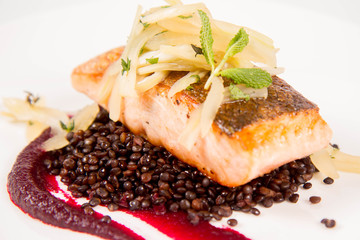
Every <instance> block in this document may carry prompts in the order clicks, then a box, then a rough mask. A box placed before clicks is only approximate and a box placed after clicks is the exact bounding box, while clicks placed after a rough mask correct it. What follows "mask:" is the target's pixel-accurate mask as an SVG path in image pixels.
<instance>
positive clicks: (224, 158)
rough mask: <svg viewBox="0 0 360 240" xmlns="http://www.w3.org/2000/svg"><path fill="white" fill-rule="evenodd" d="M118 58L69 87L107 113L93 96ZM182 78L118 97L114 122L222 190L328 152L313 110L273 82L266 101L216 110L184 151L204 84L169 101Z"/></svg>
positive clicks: (90, 68) (327, 134)
mask: <svg viewBox="0 0 360 240" xmlns="http://www.w3.org/2000/svg"><path fill="white" fill-rule="evenodd" d="M122 51H123V48H122V47H120V48H116V49H113V50H111V51H109V52H107V53H104V54H102V55H100V56H98V57H96V58H94V59H92V60H90V61H88V62H86V63H84V64H82V65H80V66H79V67H77V68H76V69H75V70H74V71H73V73H72V84H73V87H74V88H75V89H76V90H78V91H80V92H82V93H85V94H86V95H88V96H89V97H90V98H91V99H93V100H94V101H95V102H98V103H99V104H100V105H102V106H103V107H104V108H107V109H108V99H105V100H104V99H100V98H99V97H98V96H99V94H98V89H101V86H102V84H103V83H102V81H103V75H104V73H105V72H106V69H107V68H108V67H109V66H111V64H112V63H114V62H115V61H116V60H117V59H119V58H120V56H121V54H122ZM185 74H186V72H175V71H174V72H171V73H170V74H169V75H168V76H167V77H166V79H165V80H164V81H163V82H161V83H159V84H158V85H156V86H155V87H154V88H152V89H150V90H148V91H146V92H144V93H141V94H139V96H138V97H124V98H123V107H122V110H121V115H120V116H121V117H120V118H121V119H120V120H121V121H122V122H123V124H125V125H126V126H127V127H128V128H129V129H130V130H131V131H133V132H134V133H136V134H141V135H143V136H144V137H146V138H147V139H148V140H149V141H150V142H152V143H153V144H155V145H162V146H164V147H165V148H166V149H167V150H168V151H170V152H171V153H172V154H173V155H175V156H176V157H177V158H179V159H180V160H182V161H184V162H186V163H188V164H190V165H192V166H194V167H196V168H198V169H199V170H200V171H201V172H203V173H204V174H206V175H207V176H208V177H210V178H211V179H213V180H215V181H217V182H218V183H220V184H222V185H225V186H229V187H233V186H238V185H242V184H245V183H247V182H249V181H251V180H252V179H254V178H256V177H259V176H262V175H263V174H266V173H268V172H270V171H271V170H273V169H275V168H277V167H279V166H281V165H283V164H285V163H288V162H290V161H293V160H296V159H299V158H303V157H306V156H309V155H310V154H312V153H314V152H316V151H318V150H320V149H322V148H324V147H326V146H327V145H328V144H329V141H330V139H331V136H332V132H331V129H330V128H329V126H328V125H327V123H326V122H325V121H324V120H323V119H322V118H321V116H320V115H319V108H318V107H317V106H316V105H315V104H314V103H312V102H310V101H309V100H307V99H306V98H305V97H303V96H302V95H301V94H300V93H298V92H297V91H296V90H294V89H293V88H292V87H291V86H290V85H289V84H287V83H286V82H285V81H284V80H282V79H280V78H279V77H277V76H273V77H272V79H273V82H272V85H271V86H270V87H269V88H268V97H267V98H266V99H264V98H254V99H250V100H248V101H245V100H238V101H232V102H227V103H223V104H222V105H221V107H220V108H219V110H218V112H217V114H216V117H215V120H214V122H213V124H212V128H211V130H210V131H209V132H208V133H207V134H206V136H204V137H202V138H201V137H199V138H198V139H197V140H196V142H195V145H194V146H193V147H192V148H191V149H190V150H189V149H187V148H186V147H184V146H183V145H182V144H180V143H179V140H178V139H179V136H180V135H181V133H182V132H183V131H184V128H185V126H186V123H187V121H188V118H189V115H190V113H191V112H192V111H193V110H194V109H196V108H197V107H198V106H199V105H200V104H201V103H202V102H203V101H204V99H205V95H206V90H204V88H203V83H196V84H194V85H193V86H194V87H193V89H192V90H183V91H181V92H179V93H177V94H175V95H174V96H173V97H170V98H169V97H168V94H167V93H168V91H169V89H170V87H171V86H172V84H174V82H175V81H176V80H178V79H179V78H181V77H182V76H184V75H185ZM202 82H203V81H202Z"/></svg>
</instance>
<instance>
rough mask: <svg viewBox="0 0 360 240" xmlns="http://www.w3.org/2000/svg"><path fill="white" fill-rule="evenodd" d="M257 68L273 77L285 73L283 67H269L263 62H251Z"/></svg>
mask: <svg viewBox="0 0 360 240" xmlns="http://www.w3.org/2000/svg"><path fill="white" fill-rule="evenodd" d="M250 62H251V63H252V64H254V65H255V67H258V68H261V69H262V70H264V71H267V72H268V73H270V75H271V76H275V75H279V74H281V73H283V72H284V71H285V69H284V68H283V67H270V66H269V65H267V64H265V63H261V62H254V61H250Z"/></svg>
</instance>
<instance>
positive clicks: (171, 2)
mask: <svg viewBox="0 0 360 240" xmlns="http://www.w3.org/2000/svg"><path fill="white" fill-rule="evenodd" d="M165 2H167V3H168V4H169V5H177V4H183V3H182V2H181V1H180V0H165Z"/></svg>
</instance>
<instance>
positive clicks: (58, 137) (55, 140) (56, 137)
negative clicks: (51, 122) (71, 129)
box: [42, 128, 69, 151]
mask: <svg viewBox="0 0 360 240" xmlns="http://www.w3.org/2000/svg"><path fill="white" fill-rule="evenodd" d="M54 130H55V129H53V128H52V129H51V133H52V134H53V136H52V137H51V138H49V139H48V140H46V141H45V142H44V143H43V144H42V148H43V149H44V150H45V151H52V150H56V149H60V148H63V147H65V146H66V145H68V144H69V142H68V141H67V140H66V135H67V132H66V131H61V130H56V131H54Z"/></svg>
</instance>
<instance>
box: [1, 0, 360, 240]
mask: <svg viewBox="0 0 360 240" xmlns="http://www.w3.org/2000/svg"><path fill="white" fill-rule="evenodd" d="M29 2H30V1H22V2H21V3H22V4H21V3H19V1H16V2H15V3H14V4H12V5H11V4H10V1H9V2H8V3H6V4H5V3H1V4H3V6H5V7H8V8H2V9H1V10H0V15H1V16H8V19H12V20H11V21H9V20H7V19H6V18H5V17H3V18H0V23H1V25H0V36H1V37H0V69H1V72H0V73H1V77H0V81H1V89H0V96H1V97H23V96H24V94H23V91H24V90H29V91H32V92H34V93H37V94H40V95H42V96H45V97H46V99H47V102H48V104H49V105H50V106H53V107H57V108H60V109H64V110H69V111H73V110H76V109H79V108H81V107H82V106H84V105H85V104H86V103H88V102H89V100H88V99H87V98H86V97H84V96H82V95H81V94H79V93H76V92H75V91H74V90H72V88H71V84H70V77H69V76H70V73H71V71H72V69H73V68H74V67H75V66H77V65H78V64H80V63H82V62H84V61H86V60H87V59H90V58H92V57H93V56H95V55H97V54H99V53H102V52H104V51H106V50H108V49H111V48H113V47H116V46H119V45H122V44H124V43H125V41H126V37H127V34H128V33H129V30H130V27H131V26H130V25H131V22H132V18H133V16H134V13H135V9H136V5H137V4H139V3H140V4H142V5H143V6H144V7H145V8H148V7H150V6H155V5H160V4H163V2H162V1H148V0H147V1H145V0H143V1H140V0H138V1H126V4H125V3H124V2H120V1H115V0H111V1H110V0H109V1H102V2H101V3H100V2H99V1H96V2H95V1H92V2H88V1H76V3H72V2H70V1H65V3H63V4H59V3H56V1H53V2H47V4H45V2H43V4H44V5H39V4H38V5H36V4H34V5H31V3H29ZM188 2H193V1H186V3H188ZM33 3H42V1H33ZM307 3H308V4H307ZM348 3H349V4H351V5H349V6H348V5H345V4H344V3H340V1H325V0H321V1H311V4H310V2H309V1H302V3H301V4H300V3H299V4H298V3H296V1H281V0H272V1H260V0H257V1H246V2H245V1H235V0H231V1H230V0H228V1H208V2H207V5H208V7H209V8H210V10H211V11H212V13H213V15H214V17H215V18H218V19H222V20H226V21H230V22H233V23H236V24H239V25H244V26H248V27H251V28H254V29H256V30H259V31H260V32H263V33H265V34H267V35H268V36H270V37H272V38H273V39H274V41H275V44H276V46H277V47H279V48H281V51H280V52H279V55H278V58H279V65H280V66H283V67H285V68H286V72H285V73H284V74H283V75H281V76H282V77H283V78H285V79H286V80H287V81H288V82H289V83H290V84H291V85H293V86H294V87H295V88H296V89H297V90H299V91H300V92H302V93H303V94H304V95H305V96H306V97H308V98H309V99H311V100H312V101H314V102H316V103H317V104H318V105H319V107H320V109H321V114H322V116H323V117H324V118H325V119H326V121H327V122H328V123H329V124H330V126H331V127H332V129H333V131H334V137H333V142H334V143H338V144H339V145H340V146H341V148H342V149H343V150H344V151H345V152H348V153H351V154H355V155H360V148H358V144H359V143H360V127H359V119H360V104H359V103H360V101H359V99H358V91H359V89H360V77H359V73H358V63H359V56H360V46H359V44H358V43H359V42H360V21H358V20H359V18H357V17H356V15H354V14H353V13H354V12H355V10H354V9H359V4H358V3H357V1H348ZM125 5H126V6H125ZM0 6H1V5H0ZM11 6H20V7H21V6H23V7H28V8H29V9H30V10H31V11H30V14H27V15H24V16H23V17H19V16H18V15H19V14H16V13H17V12H11V10H12V9H13V8H11ZM36 6H37V8H36ZM32 7H34V8H33V9H34V11H32ZM20 9H22V10H21V11H20ZM24 9H25V8H18V10H19V12H20V13H22V12H24V14H25V10H24ZM347 13H348V14H347ZM0 107H1V108H2V106H1V105H0ZM0 132H1V137H0V153H1V163H0V164H1V170H0V171H1V172H0V173H1V175H0V177H1V179H0V190H1V192H0V194H1V195H0V201H1V203H0V213H1V218H0V222H1V224H0V239H22V238H26V239H38V240H42V239H97V238H96V237H92V236H88V235H85V234H79V233H75V232H71V231H68V230H62V229H58V228H55V227H51V226H48V225H45V224H43V223H41V222H39V221H37V220H33V219H32V218H30V217H28V216H27V215H26V214H24V213H23V212H21V211H20V210H19V209H18V208H16V207H15V206H14V205H13V204H12V203H11V202H10V200H9V197H8V194H7V191H6V178H7V174H8V173H9V171H10V169H11V166H12V164H13V162H14V160H15V158H16V155H17V154H18V153H19V152H20V151H21V149H22V148H23V147H24V146H25V145H26V142H25V137H24V136H25V133H24V128H23V127H22V126H21V125H18V124H10V123H9V122H7V121H6V120H5V119H3V118H1V119H0ZM312 182H313V184H314V186H313V188H312V189H310V190H308V191H301V193H300V200H299V202H298V203H297V204H290V203H283V204H277V205H275V206H273V207H272V208H270V209H261V212H262V213H261V215H260V216H257V217H255V216H252V215H247V214H243V213H237V214H235V215H234V216H233V217H236V218H237V219H238V221H239V224H238V226H237V227H236V229H237V230H239V231H240V232H241V233H243V234H245V235H246V236H248V237H249V238H252V239H289V238H290V237H291V238H292V239H360V231H359V230H358V224H357V220H358V214H359V213H360V204H358V199H359V198H360V191H359V183H360V175H355V174H346V173H341V178H340V179H339V180H337V181H336V182H335V183H334V184H333V185H330V186H328V185H325V184H323V183H322V182H321V176H318V177H317V178H315V179H313V180H312ZM312 195H320V196H321V197H322V199H323V200H322V202H321V203H320V204H317V205H310V204H309V202H308V198H309V196H312ZM324 217H328V218H334V219H336V221H337V226H336V227H335V228H334V229H326V228H325V227H324V226H323V225H322V224H320V220H321V219H322V218H324ZM216 224H217V225H219V224H220V225H221V224H224V222H221V223H216ZM153 236H154V239H157V238H158V237H157V235H156V234H155V235H153Z"/></svg>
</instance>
